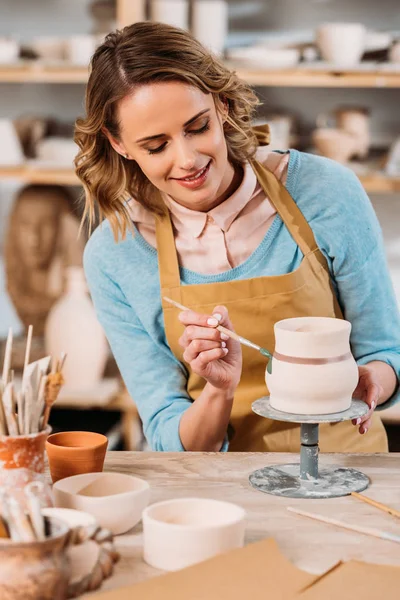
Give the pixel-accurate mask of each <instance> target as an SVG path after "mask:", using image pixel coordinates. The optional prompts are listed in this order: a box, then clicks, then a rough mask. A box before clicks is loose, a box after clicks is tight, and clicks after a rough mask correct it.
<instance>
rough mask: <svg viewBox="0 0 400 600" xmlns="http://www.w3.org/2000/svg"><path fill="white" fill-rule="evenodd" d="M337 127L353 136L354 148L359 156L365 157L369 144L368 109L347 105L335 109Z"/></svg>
mask: <svg viewBox="0 0 400 600" xmlns="http://www.w3.org/2000/svg"><path fill="white" fill-rule="evenodd" d="M335 115H336V122H337V124H338V127H339V129H342V130H343V131H346V132H347V133H349V134H350V135H352V136H353V137H354V138H355V145H356V147H355V150H354V152H355V153H356V154H357V156H358V157H359V158H366V156H367V155H368V150H369V145H370V132H369V111H368V109H366V108H363V107H360V108H357V107H348V108H345V107H343V108H339V109H338V110H336V111H335Z"/></svg>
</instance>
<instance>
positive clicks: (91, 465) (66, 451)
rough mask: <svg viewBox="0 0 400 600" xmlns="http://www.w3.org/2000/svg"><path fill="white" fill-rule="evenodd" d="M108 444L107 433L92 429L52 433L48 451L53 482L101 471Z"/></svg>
mask: <svg viewBox="0 0 400 600" xmlns="http://www.w3.org/2000/svg"><path fill="white" fill-rule="evenodd" d="M107 444H108V440H107V438H106V436H105V435H102V434H101V433H94V432H92V431H62V432H60V433H54V434H53V435H50V436H49V438H48V440H47V441H46V452H47V456H48V459H49V467H50V473H51V478H52V480H53V483H55V482H56V481H58V480H59V479H63V478H64V477H70V476H72V475H78V474H81V473H94V472H101V471H102V470H103V464H104V458H105V455H106V451H107ZM66 508H68V507H66ZM71 508H75V507H71Z"/></svg>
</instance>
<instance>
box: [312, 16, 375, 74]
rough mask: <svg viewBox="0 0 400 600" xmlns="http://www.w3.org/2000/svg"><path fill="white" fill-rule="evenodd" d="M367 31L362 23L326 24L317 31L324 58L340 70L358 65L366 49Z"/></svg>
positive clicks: (318, 42)
mask: <svg viewBox="0 0 400 600" xmlns="http://www.w3.org/2000/svg"><path fill="white" fill-rule="evenodd" d="M365 41H366V30H365V27H364V25H362V24H361V23H325V24H323V25H320V26H319V27H318V29H317V44H318V47H319V49H320V51H321V54H322V58H323V59H324V60H326V61H328V62H330V63H333V65H335V66H336V67H338V68H348V67H353V66H355V65H357V64H358V63H359V62H360V60H361V57H362V54H363V52H364V48H365Z"/></svg>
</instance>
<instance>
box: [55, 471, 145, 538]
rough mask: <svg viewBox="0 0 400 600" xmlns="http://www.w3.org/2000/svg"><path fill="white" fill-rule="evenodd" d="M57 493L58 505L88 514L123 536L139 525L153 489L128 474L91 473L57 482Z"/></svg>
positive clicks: (114, 532)
mask: <svg viewBox="0 0 400 600" xmlns="http://www.w3.org/2000/svg"><path fill="white" fill-rule="evenodd" d="M53 494H54V501H55V505H56V506H58V507H64V508H75V509H77V510H82V511H85V512H88V513H89V514H91V515H93V516H94V517H95V519H96V521H97V522H98V523H99V525H101V526H102V527H104V528H105V529H109V530H110V531H111V532H112V533H113V534H114V535H119V534H121V533H125V532H126V531H129V530H130V529H132V527H134V526H135V525H136V524H137V523H139V521H140V519H141V518H142V512H143V509H144V508H146V506H147V505H148V503H149V498H150V486H149V484H148V483H147V481H145V480H144V479H140V478H139V477H134V476H132V475H126V474H124V473H88V474H86V475H76V476H75V477H68V478H66V479H62V480H61V481H57V482H56V483H55V484H54V486H53Z"/></svg>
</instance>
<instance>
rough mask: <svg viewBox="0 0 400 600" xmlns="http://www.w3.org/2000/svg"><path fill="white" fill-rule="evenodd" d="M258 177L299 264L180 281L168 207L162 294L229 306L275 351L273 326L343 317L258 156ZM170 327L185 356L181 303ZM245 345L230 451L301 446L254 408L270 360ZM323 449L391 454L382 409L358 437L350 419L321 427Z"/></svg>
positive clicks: (323, 265) (319, 257) (172, 342)
mask: <svg viewBox="0 0 400 600" xmlns="http://www.w3.org/2000/svg"><path fill="white" fill-rule="evenodd" d="M252 167H253V169H254V171H255V173H256V176H257V179H258V181H259V183H260V185H261V186H262V188H263V189H264V191H265V193H266V195H267V197H268V198H269V199H270V201H271V203H272V204H273V205H274V206H275V208H276V210H277V213H278V214H279V215H280V217H281V219H282V221H283V222H284V223H285V225H286V227H287V229H288V230H289V232H290V234H291V235H292V237H293V239H294V240H295V242H296V244H297V245H298V246H299V248H300V250H301V251H302V253H303V255H304V258H303V260H302V262H301V264H300V266H299V267H298V268H297V269H296V270H295V271H293V272H292V273H288V274H286V275H278V276H272V277H256V278H253V279H245V280H238V281H227V282H217V283H205V284H196V285H181V283H180V274H179V264H178V258H177V253H176V248H175V241H174V234H173V229H172V224H171V219H170V216H169V212H168V211H167V214H166V215H165V216H164V217H163V218H157V220H156V235H157V252H158V265H159V272H160V284H161V296H162V297H163V296H169V297H170V298H172V299H173V300H175V301H177V302H179V303H181V304H183V305H185V306H188V307H190V308H192V309H193V310H195V311H196V312H200V313H206V314H211V313H212V311H213V309H214V307H215V306H217V305H221V304H222V305H224V306H226V307H227V309H228V311H229V316H230V319H231V321H232V323H233V326H234V328H235V331H237V332H238V333H239V334H241V335H243V336H244V337H246V338H248V339H250V340H252V341H253V342H255V343H256V344H259V345H260V346H262V347H264V348H268V349H269V350H270V351H273V350H274V345H275V344H274V331H273V326H274V323H275V322H276V321H279V320H280V319H286V318H289V317H302V316H323V317H338V318H343V316H342V313H341V311H340V308H339V305H338V303H337V300H336V296H335V294H334V291H333V289H332V285H331V281H330V274H329V269H328V265H327V262H326V260H325V257H324V256H323V254H322V253H321V251H320V250H319V248H318V246H317V244H316V241H315V238H314V234H313V232H312V230H311V228H310V226H309V225H308V223H307V221H306V220H305V218H304V216H303V214H302V213H301V212H300V210H299V208H298V207H297V204H296V203H295V201H294V200H293V198H292V197H291V196H290V194H289V193H288V191H287V190H286V188H285V187H284V186H283V185H282V184H281V183H280V182H279V181H278V180H277V179H276V177H275V176H274V175H273V174H272V173H271V172H270V171H269V170H268V169H266V168H265V167H264V166H263V165H262V164H261V163H258V162H256V161H253V162H252ZM163 312H164V321H165V331H166V337H167V341H168V344H169V346H170V348H171V350H172V352H173V353H174V355H175V356H176V357H177V358H178V359H179V360H180V361H181V362H184V361H183V357H182V354H183V349H182V348H181V347H180V346H179V344H178V339H179V338H180V336H181V335H182V332H183V325H182V324H181V323H180V322H179V320H178V314H179V309H177V308H175V307H173V306H171V305H169V304H168V303H166V302H165V301H164V300H163ZM242 349H243V370H242V377H241V380H240V383H239V386H238V388H237V390H236V393H235V398H234V402H233V408H232V413H231V418H230V427H229V430H228V432H230V433H229V437H230V444H229V450H230V451H247V452H248V451H256V452H257V451H261V452H298V451H299V447H300V434H299V430H300V426H299V425H297V424H294V423H293V424H292V423H284V422H280V421H272V420H270V419H264V418H263V417H260V416H258V415H256V414H254V413H253V412H252V409H251V405H252V403H253V402H254V401H255V400H257V399H258V398H261V397H262V396H266V395H268V390H267V387H266V384H265V368H266V359H265V358H264V357H263V356H262V355H261V354H260V353H259V352H257V351H255V350H252V349H251V348H247V347H245V346H243V347H242ZM184 364H185V367H186V368H187V369H188V371H189V378H188V383H187V391H188V393H189V395H190V397H191V398H192V399H193V400H196V398H198V396H199V395H200V393H201V391H202V390H203V387H204V385H205V380H204V379H203V378H202V377H199V376H198V375H196V374H195V373H192V372H191V371H190V366H189V365H188V364H187V363H184ZM320 448H321V450H322V451H323V452H387V451H388V446H387V438H386V433H385V430H384V427H383V425H382V422H381V420H380V418H379V416H378V415H377V414H375V415H374V417H373V424H372V426H371V428H370V430H369V432H368V433H367V434H366V435H360V434H359V433H358V428H356V427H355V426H354V425H352V423H351V421H347V422H344V423H335V424H329V423H327V424H322V425H320Z"/></svg>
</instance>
